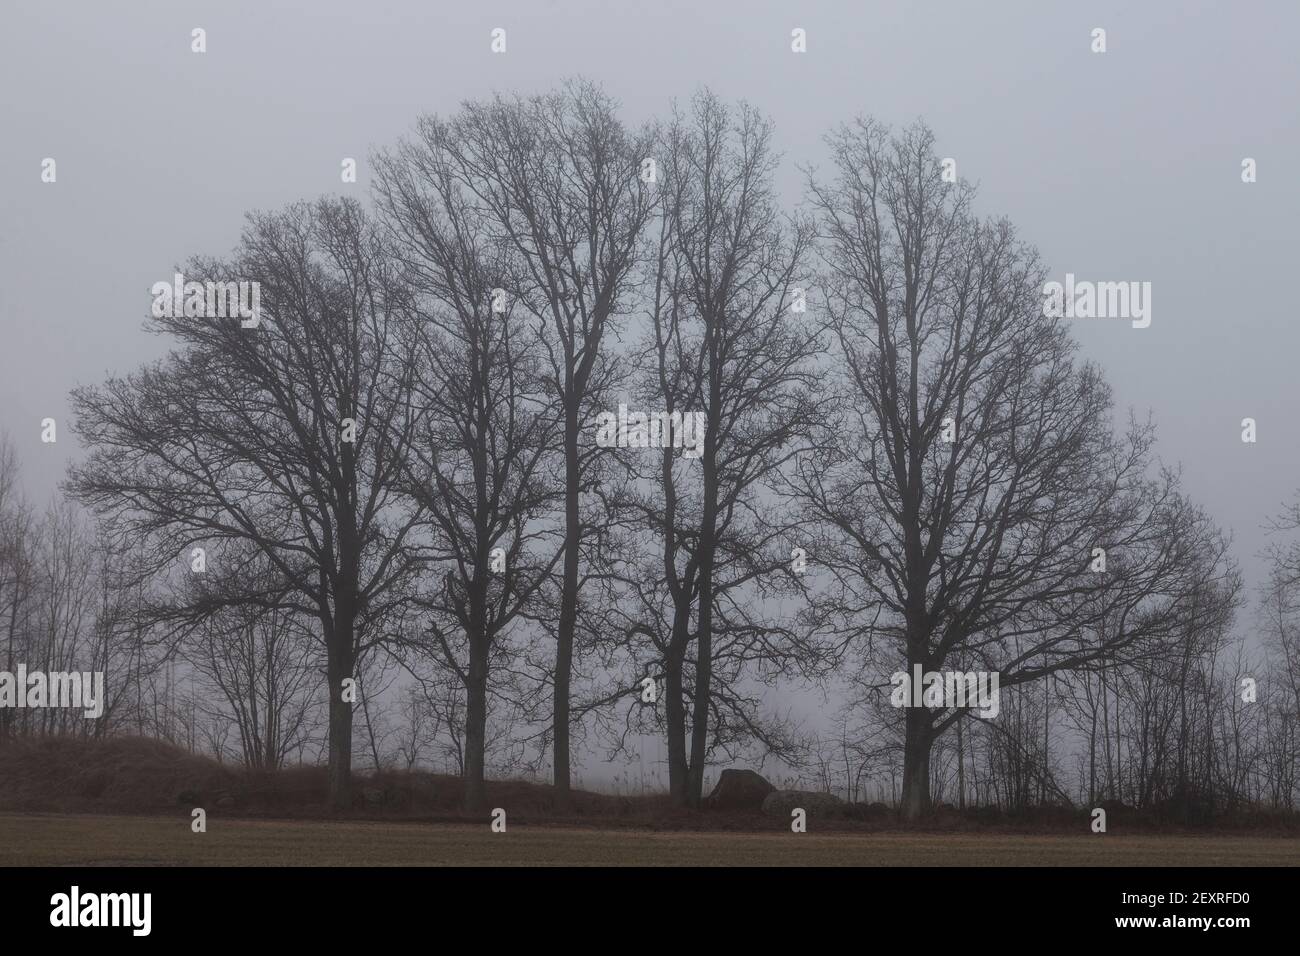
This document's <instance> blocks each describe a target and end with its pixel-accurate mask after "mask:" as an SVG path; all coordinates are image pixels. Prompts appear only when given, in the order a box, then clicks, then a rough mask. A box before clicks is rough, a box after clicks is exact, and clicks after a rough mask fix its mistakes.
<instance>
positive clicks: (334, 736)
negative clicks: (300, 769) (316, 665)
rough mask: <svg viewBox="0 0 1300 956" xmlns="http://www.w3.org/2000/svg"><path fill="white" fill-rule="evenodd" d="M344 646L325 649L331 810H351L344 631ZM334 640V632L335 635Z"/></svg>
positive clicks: (347, 651) (348, 663) (349, 672)
mask: <svg viewBox="0 0 1300 956" xmlns="http://www.w3.org/2000/svg"><path fill="white" fill-rule="evenodd" d="M347 630H348V637H347V644H346V646H343V647H340V646H339V641H337V640H332V641H331V646H330V648H329V661H328V663H327V670H328V672H329V695H330V708H329V720H330V733H329V736H330V750H329V785H330V793H329V799H330V806H331V807H333V808H334V809H335V810H347V809H350V808H351V807H352V704H351V703H349V702H348V701H345V700H344V699H343V681H344V680H346V679H347V678H349V677H351V676H352V661H351V660H350V658H351V656H352V636H351V630H352V629H351V628H350V627H349V628H348V629H347ZM336 637H337V632H336Z"/></svg>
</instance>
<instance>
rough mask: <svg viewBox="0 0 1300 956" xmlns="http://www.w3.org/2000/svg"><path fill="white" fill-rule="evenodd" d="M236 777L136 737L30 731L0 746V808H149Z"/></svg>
mask: <svg viewBox="0 0 1300 956" xmlns="http://www.w3.org/2000/svg"><path fill="white" fill-rule="evenodd" d="M237 780H238V774H237V773H236V772H235V771H234V770H232V769H231V768H230V767H226V766H223V765H222V764H219V763H217V762H216V761H215V760H212V759H210V758H208V757H200V756H196V755H194V754H191V753H187V752H186V751H184V750H182V749H181V748H179V747H175V746H173V745H171V744H168V743H164V742H163V741H160V740H148V739H145V738H142V737H114V738H110V739H107V740H84V739H78V738H73V737H33V738H20V739H17V740H13V741H10V742H9V743H7V744H5V745H4V746H0V809H4V810H28V811H33V810H35V811H54V812H74V811H81V810H86V809H90V808H97V809H102V810H116V811H124V812H150V811H157V810H162V809H169V808H172V807H175V806H176V804H177V798H178V797H179V796H180V795H181V794H183V793H186V792H189V793H194V794H204V793H217V792H221V791H226V790H229V789H230V788H231V787H233V786H235V784H236V783H237ZM201 805H202V804H200V803H195V804H194V806H201Z"/></svg>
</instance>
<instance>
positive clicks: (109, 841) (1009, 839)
mask: <svg viewBox="0 0 1300 956" xmlns="http://www.w3.org/2000/svg"><path fill="white" fill-rule="evenodd" d="M0 865H2V866H24V865H39V866H63V865H66V866H96V865H118V866H121V865H141V866H204V865H236V866H241V865H242V866H285V865H315V866H372V865H384V866H389V865H391V866H474V865H492V866H547V865H563V866H588V865H605V866H624V865H628V866H672V865H685V866H727V865H740V866H808V865H811V866H927V865H930V866H933V865H955V866H1053V865H1058V866H1225V865H1226V866H1247V865H1249V866H1297V865H1300V840H1297V839H1294V838H1263V837H1255V836H1189V835H1181V834H1180V835H1113V834H1105V835H1095V834H1088V835H1071V836H1061V835H1037V834H1035V835H1016V834H970V833H909V832H889V833H851V832H837V833H822V834H818V833H816V832H809V833H802V834H793V833H717V832H685V833H684V832H671V831H657V832H655V831H638V830H628V829H619V830H601V829H583V828H560V827H545V826H529V825H520V826H511V827H509V829H508V832H506V833H492V832H491V831H490V830H489V828H488V827H487V825H486V824H484V825H469V824H422V823H406V822H354V821H345V822H340V821H301V820H240V819H213V818H209V820H208V832H207V833H202V834H196V833H192V832H191V831H190V826H189V819H188V817H183V816H179V815H170V816H165V817H163V816H110V815H90V814H75V815H63V814H58V815H55V814H16V813H4V814H0Z"/></svg>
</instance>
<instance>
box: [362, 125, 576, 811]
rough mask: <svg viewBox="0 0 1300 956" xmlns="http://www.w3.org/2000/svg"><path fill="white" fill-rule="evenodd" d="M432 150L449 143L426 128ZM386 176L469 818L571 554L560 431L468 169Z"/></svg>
mask: <svg viewBox="0 0 1300 956" xmlns="http://www.w3.org/2000/svg"><path fill="white" fill-rule="evenodd" d="M426 133H427V136H428V139H426V141H425V144H426V148H428V149H430V150H432V149H435V147H436V146H437V144H440V143H441V144H442V146H443V147H444V148H445V145H446V143H445V137H446V135H447V132H446V130H445V129H443V128H441V127H439V126H438V125H437V124H433V125H432V126H428V127H426ZM408 159H409V160H410V162H409V163H403V162H398V161H396V160H394V159H390V160H389V161H387V162H384V163H383V164H381V174H380V178H381V183H382V185H381V186H380V194H381V196H382V197H383V203H384V206H385V213H386V215H387V219H388V223H389V226H390V228H391V230H392V231H393V234H394V236H395V237H396V242H397V245H398V248H399V254H400V256H401V258H402V261H403V262H404V264H405V266H406V269H407V281H408V282H409V286H410V288H411V289H412V290H413V293H414V302H413V306H412V313H411V316H410V322H409V323H408V330H409V333H410V337H411V340H412V342H413V343H415V345H414V358H415V363H414V367H415V368H416V370H417V371H416V376H417V380H416V385H415V388H414V393H413V403H414V404H415V405H417V406H418V408H419V409H420V414H419V418H418V422H419V430H418V435H419V439H420V440H419V441H417V442H415V443H413V444H412V445H411V447H410V449H409V452H408V455H407V458H406V461H405V465H404V469H403V481H402V485H403V489H404V491H405V492H406V493H407V494H409V495H410V496H411V497H412V498H413V499H414V500H416V501H419V502H420V503H421V506H422V508H424V509H425V511H426V512H427V523H428V525H429V528H430V532H431V537H432V539H433V542H434V546H433V550H432V552H431V557H430V560H431V561H432V562H434V563H435V567H434V571H435V578H434V580H433V582H432V586H431V587H430V588H428V589H426V590H425V592H424V593H423V594H422V595H421V596H420V598H419V603H420V605H421V607H423V608H424V609H425V610H426V611H427V613H428V620H427V626H428V635H429V644H430V649H431V650H432V652H433V653H434V654H435V655H437V656H438V657H439V658H440V663H441V664H442V665H444V666H446V667H447V668H449V669H450V670H451V671H452V672H453V673H454V674H455V675H456V676H457V678H458V679H459V681H460V683H461V685H462V686H463V688H464V691H465V695H466V705H465V733H464V778H465V797H464V799H465V807H466V809H467V810H469V811H471V812H478V811H480V810H481V809H483V806H484V784H483V781H484V764H485V752H486V743H487V741H486V730H487V722H488V708H489V696H490V689H491V684H492V682H493V676H494V674H493V672H494V671H498V672H499V671H500V670H501V667H500V664H501V660H502V657H503V655H504V654H505V653H506V647H505V642H506V641H507V640H508V639H509V637H510V630H511V626H512V625H513V624H514V623H515V622H520V623H522V622H523V621H524V620H525V617H526V615H527V613H528V610H529V608H530V606H531V605H532V603H533V602H534V601H535V599H536V597H537V594H538V591H539V589H540V588H541V587H542V586H543V585H544V583H545V581H546V579H547V576H548V575H549V574H550V573H551V570H552V568H553V567H554V564H555V562H556V560H558V554H559V552H556V553H555V554H554V555H552V556H551V557H550V558H549V560H548V559H547V558H546V556H545V554H544V553H543V552H544V550H545V547H546V545H547V542H548V541H551V540H553V538H554V536H555V535H554V532H553V531H552V530H551V529H548V528H547V527H546V526H545V525H544V524H543V523H541V522H540V521H539V519H540V518H541V517H542V516H543V515H544V514H545V512H546V510H547V508H548V507H549V504H550V502H552V501H553V500H554V498H555V495H556V485H555V482H554V479H553V476H552V475H551V474H549V473H548V471H547V466H548V462H549V461H550V456H551V452H552V451H553V449H554V447H555V436H556V434H557V430H558V426H559V422H558V421H557V419H556V416H555V413H554V409H553V408H552V407H551V406H550V404H549V403H548V401H547V400H546V395H545V384H546V383H545V381H544V379H543V365H542V361H541V358H540V356H539V354H538V342H537V339H536V337H535V336H534V335H533V334H532V332H531V330H530V329H529V328H528V327H527V322H526V321H524V320H521V317H520V315H519V314H518V312H517V311H516V310H515V308H514V307H513V306H512V304H511V303H507V302H505V301H504V300H503V297H502V296H501V295H500V294H499V293H496V292H495V291H494V290H499V289H502V288H506V287H509V286H510V285H511V284H512V283H511V277H512V276H513V275H514V274H515V273H514V272H513V271H512V270H513V269H514V267H515V266H516V261H515V259H514V256H513V254H512V250H511V248H510V247H509V245H508V244H507V243H505V242H504V241H502V240H501V239H499V238H494V236H493V232H492V228H491V225H490V223H488V222H487V221H486V215H485V213H484V211H483V210H482V208H481V207H480V206H479V205H478V204H477V202H476V201H475V200H474V199H473V196H472V191H471V190H470V187H469V186H467V185H466V183H465V182H464V179H463V177H462V174H461V171H460V167H459V166H458V165H456V164H455V163H452V162H447V161H444V157H443V154H438V153H436V152H435V153H433V154H420V153H418V152H417V153H414V154H411V155H409V156H408Z"/></svg>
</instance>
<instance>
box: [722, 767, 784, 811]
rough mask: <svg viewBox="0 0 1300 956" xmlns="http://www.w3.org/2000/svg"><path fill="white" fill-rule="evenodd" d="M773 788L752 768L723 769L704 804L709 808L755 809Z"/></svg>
mask: <svg viewBox="0 0 1300 956" xmlns="http://www.w3.org/2000/svg"><path fill="white" fill-rule="evenodd" d="M775 789H776V787H774V786H772V785H771V784H770V783H768V782H767V780H765V779H764V778H763V776H762V775H761V774H758V773H755V772H754V771H753V770H724V771H722V775H721V776H720V777H718V785H717V786H716V787H714V788H713V792H712V793H711V794H709V796H708V799H707V800H706V801H705V806H707V807H708V808H709V809H710V810H757V809H759V808H760V807H762V806H763V799H764V798H765V797H766V796H767V795H768V794H769V793H771V792H772V791H773V790H775Z"/></svg>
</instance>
